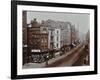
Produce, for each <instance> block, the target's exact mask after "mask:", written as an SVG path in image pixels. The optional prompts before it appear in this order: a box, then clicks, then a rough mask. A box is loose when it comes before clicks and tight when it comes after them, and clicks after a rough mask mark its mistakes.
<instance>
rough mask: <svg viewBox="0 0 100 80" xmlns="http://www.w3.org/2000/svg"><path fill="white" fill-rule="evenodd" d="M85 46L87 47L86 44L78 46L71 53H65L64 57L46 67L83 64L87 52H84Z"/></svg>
mask: <svg viewBox="0 0 100 80" xmlns="http://www.w3.org/2000/svg"><path fill="white" fill-rule="evenodd" d="M84 48H85V46H84V45H81V46H80V47H77V48H76V49H75V50H74V51H73V52H71V53H70V54H69V55H64V57H62V58H60V59H58V60H56V61H55V62H52V63H51V64H49V65H47V66H46V67H61V66H62V67H64V66H75V65H76V66H78V65H81V62H82V60H83V58H84V56H85V55H86V54H87V53H85V52H84ZM84 53H85V54H84ZM66 54H68V53H66ZM79 62H80V63H79ZM77 64H78V65H77Z"/></svg>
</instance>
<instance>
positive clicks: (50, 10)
mask: <svg viewBox="0 0 100 80" xmlns="http://www.w3.org/2000/svg"><path fill="white" fill-rule="evenodd" d="M25 12H27V15H28V17H30V18H31V17H32V16H35V15H38V14H40V16H39V17H37V16H35V17H37V18H42V19H45V18H48V19H54V22H55V23H57V20H58V22H59V23H60V25H61V26H62V23H64V21H63V19H65V18H64V17H67V16H68V15H69V17H71V16H72V17H75V20H76V21H77V22H78V18H79V16H80V14H81V15H82V16H83V15H84V14H86V16H85V17H88V18H85V19H84V18H82V17H80V18H79V21H80V23H78V26H79V29H81V28H80V26H82V24H84V25H83V26H87V25H88V26H89V34H90V36H89V42H90V43H88V44H89V46H90V47H89V48H88V50H89V64H88V65H86V66H74V67H73V66H64V67H62V66H61V67H58V66H57V67H55V66H54V64H56V63H54V64H53V67H48V64H49V60H52V59H48V58H47V57H48V56H46V58H45V59H46V60H45V61H44V60H42V61H44V62H45V63H46V65H47V66H46V67H44V68H41V67H39V68H37V66H36V67H35V68H33V67H32V68H30V69H29V68H27V67H29V65H27V64H26V65H27V67H26V68H23V67H24V64H25V63H29V62H30V61H31V60H30V58H29V57H28V59H26V58H25V57H24V52H23V51H24V48H23V46H24V47H25V46H26V47H27V46H29V45H28V41H27V45H24V42H23V41H24V37H23V36H24V35H23V34H24V31H23V30H24V27H23V25H24V24H25V20H24V19H25V18H24V17H25V16H24V15H25ZM35 13H36V14H35ZM48 14H49V15H48ZM66 14H67V15H66ZM73 14H75V15H73ZM59 15H60V16H61V19H60V17H59ZM45 16H46V17H45ZM51 16H52V17H51ZM28 17H27V18H28ZM54 17H55V18H54ZM72 17H71V18H72ZM23 18H24V19H23ZM57 18H58V19H57ZM67 18H68V17H67ZM42 19H40V20H41V21H42ZM59 19H60V20H61V21H62V23H61V22H60V21H59ZM34 20H36V19H34ZM68 20H70V18H68ZM75 20H74V18H72V20H70V21H72V23H73V22H74V21H75ZM84 20H88V21H86V23H85V21H84ZM29 21H30V20H29ZM45 21H46V20H45ZM33 22H34V21H33ZM57 24H58V23H57ZM85 24H86V25H85ZM27 25H29V24H27ZM61 26H60V27H61ZM57 27H58V26H57ZM57 27H56V28H57ZM56 28H55V29H56ZM85 28H86V29H87V27H83V28H82V29H83V30H84V29H85ZM82 29H81V30H82ZM58 31H59V30H58ZM70 31H72V28H70ZM84 31H85V30H84ZM34 32H35V31H34ZM27 34H28V32H27ZM71 35H73V34H72V33H71ZM28 36H30V35H27V37H28ZM71 38H72V37H71ZM34 39H35V38H34ZM86 39H87V38H86ZM27 40H28V38H27ZM29 40H30V39H29ZM72 40H73V39H72ZM40 41H41V40H40ZM35 43H36V41H35ZM35 43H34V44H33V45H35ZM80 43H81V42H80ZM38 44H39V43H38ZM71 44H72V41H71ZM82 44H84V43H83V42H82ZM48 45H49V44H48ZM58 45H59V44H58ZM91 46H92V47H91ZM33 47H34V46H33ZM85 47H86V45H85ZM53 49H55V48H53ZM60 49H61V48H60ZM60 49H59V50H60ZM25 50H26V49H25ZM27 50H29V48H27ZM32 51H33V52H34V51H36V52H37V50H32V49H31V52H32ZM56 51H57V50H56ZM27 53H29V52H28V51H27ZM77 53H78V52H77ZM41 54H42V52H41ZM62 55H63V54H61V55H60V56H61V57H62ZM73 55H74V54H73ZM27 56H30V55H27ZM30 57H32V55H31V56H30ZM33 57H34V55H33ZM49 57H50V56H49ZM35 58H36V59H37V57H34V58H32V61H33V59H35ZM63 58H64V57H63ZM71 58H72V57H71ZM36 59H35V60H34V61H33V62H32V63H34V64H35V61H36V62H38V63H39V64H40V63H41V62H40V60H36ZM25 60H26V61H25ZM63 60H64V59H60V60H58V63H59V64H60V63H63ZM74 60H75V59H74ZM74 60H73V61H74ZM85 60H86V59H85ZM61 61H62V62H61ZM69 61H70V60H69ZM73 61H72V62H73ZM58 63H57V64H56V65H58ZM85 63H86V62H85ZM69 64H71V62H69ZM64 65H65V64H64ZM50 66H52V65H50ZM90 74H97V5H85V4H69V3H68V4H67V3H66V4H65V3H49V2H33V1H11V79H25V78H43V77H60V76H75V75H90Z"/></svg>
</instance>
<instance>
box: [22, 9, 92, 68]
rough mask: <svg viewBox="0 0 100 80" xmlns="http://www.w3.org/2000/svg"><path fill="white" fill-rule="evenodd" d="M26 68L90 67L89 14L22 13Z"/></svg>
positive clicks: (24, 63)
mask: <svg viewBox="0 0 100 80" xmlns="http://www.w3.org/2000/svg"><path fill="white" fill-rule="evenodd" d="M22 30H23V31H22V32H23V34H22V36H23V41H22V42H23V47H22V50H23V53H22V54H23V68H24V69H27V68H48V67H67V66H89V65H90V51H89V50H90V29H89V14H86V13H85V14H83V13H64V12H43V11H23V12H22Z"/></svg>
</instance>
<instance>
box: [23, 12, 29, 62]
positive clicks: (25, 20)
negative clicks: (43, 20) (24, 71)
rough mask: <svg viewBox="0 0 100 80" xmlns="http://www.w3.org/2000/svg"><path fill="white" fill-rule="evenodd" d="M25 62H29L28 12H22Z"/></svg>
mask: <svg viewBox="0 0 100 80" xmlns="http://www.w3.org/2000/svg"><path fill="white" fill-rule="evenodd" d="M22 16H23V17H22V28H23V29H22V30H23V34H22V36H23V37H22V38H23V64H25V63H27V55H28V54H27V12H26V11H23V12H22Z"/></svg>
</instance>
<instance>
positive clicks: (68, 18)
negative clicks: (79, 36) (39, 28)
mask: <svg viewBox="0 0 100 80" xmlns="http://www.w3.org/2000/svg"><path fill="white" fill-rule="evenodd" d="M89 17H90V15H89V14H82V13H67V12H65V13H61V12H57V13H56V12H43V11H42V12H39V11H27V23H30V21H31V20H33V19H34V18H37V21H39V22H41V20H48V19H51V20H54V21H63V22H71V23H72V24H74V25H75V27H77V28H78V30H79V31H80V32H82V33H86V32H87V31H88V30H89V26H90V20H89Z"/></svg>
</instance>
